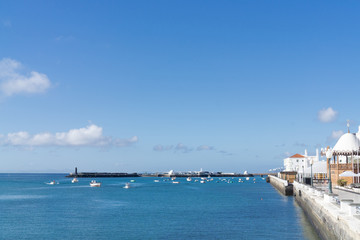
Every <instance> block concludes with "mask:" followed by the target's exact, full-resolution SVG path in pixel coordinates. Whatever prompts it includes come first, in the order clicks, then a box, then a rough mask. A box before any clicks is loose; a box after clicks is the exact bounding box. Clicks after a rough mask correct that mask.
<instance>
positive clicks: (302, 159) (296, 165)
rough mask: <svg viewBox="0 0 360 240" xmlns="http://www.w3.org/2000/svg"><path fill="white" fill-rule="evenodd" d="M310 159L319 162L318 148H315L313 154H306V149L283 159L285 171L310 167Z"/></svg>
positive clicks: (301, 170) (300, 170)
mask: <svg viewBox="0 0 360 240" xmlns="http://www.w3.org/2000/svg"><path fill="white" fill-rule="evenodd" d="M311 161H313V163H316V162H319V150H318V149H316V155H315V156H308V154H307V150H306V149H305V154H304V155H301V154H298V153H297V154H295V155H292V156H291V157H288V158H285V159H284V167H285V170H284V171H285V172H303V171H304V170H305V169H306V168H308V167H310V165H311Z"/></svg>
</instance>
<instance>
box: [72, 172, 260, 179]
mask: <svg viewBox="0 0 360 240" xmlns="http://www.w3.org/2000/svg"><path fill="white" fill-rule="evenodd" d="M264 176H265V175H264ZM66 177H68V178H74V177H76V178H97V177H254V175H253V174H238V173H173V174H168V173H147V174H140V173H107V172H81V173H70V174H69V175H67V176H66Z"/></svg>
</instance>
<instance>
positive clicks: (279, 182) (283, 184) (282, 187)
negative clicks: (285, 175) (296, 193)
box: [269, 175, 293, 196]
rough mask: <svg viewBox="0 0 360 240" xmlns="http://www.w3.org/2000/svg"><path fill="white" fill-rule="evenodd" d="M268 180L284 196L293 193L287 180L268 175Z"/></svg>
mask: <svg viewBox="0 0 360 240" xmlns="http://www.w3.org/2000/svg"><path fill="white" fill-rule="evenodd" d="M269 182H270V184H271V185H272V186H274V187H275V188H276V189H277V190H279V191H280V192H281V193H282V194H284V195H285V196H292V195H293V186H292V184H289V183H288V181H286V180H283V179H281V178H278V177H275V176H271V175H269Z"/></svg>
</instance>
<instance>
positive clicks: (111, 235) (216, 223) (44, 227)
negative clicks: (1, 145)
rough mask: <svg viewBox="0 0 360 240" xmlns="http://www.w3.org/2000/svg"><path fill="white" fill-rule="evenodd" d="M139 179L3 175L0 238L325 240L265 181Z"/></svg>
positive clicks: (295, 208) (0, 177)
mask: <svg viewBox="0 0 360 240" xmlns="http://www.w3.org/2000/svg"><path fill="white" fill-rule="evenodd" d="M133 179H134V180H135V182H134V183H131V188H130V189H124V188H123V186H124V185H125V183H126V182H130V180H131V179H126V178H103V179H97V180H98V181H101V182H102V186H101V187H100V188H91V187H90V186H89V182H90V180H91V179H79V182H78V183H76V184H72V183H71V179H68V178H65V175H63V174H0V183H1V184H0V216H1V217H0V228H1V230H0V238H1V239H267V240H268V239H318V238H317V237H316V234H315V233H314V230H313V229H312V227H311V226H310V224H309V223H308V222H307V221H306V219H305V217H304V214H303V212H302V210H301V209H300V208H299V207H298V206H297V205H296V203H295V202H294V199H293V198H292V197H284V196H282V195H280V194H279V193H278V192H277V191H276V190H275V189H274V188H273V187H272V186H271V185H270V184H267V183H266V182H265V180H264V179H262V178H260V177H257V178H256V183H254V181H253V178H251V179H250V180H249V181H246V180H245V179H244V182H243V183H239V182H238V179H239V178H234V179H233V180H232V181H233V183H227V182H226V181H219V182H218V180H219V179H217V178H214V181H211V182H207V183H204V184H201V183H199V182H194V179H195V178H193V182H187V181H186V179H185V178H184V179H179V178H178V179H176V180H178V181H179V182H180V183H179V184H173V183H171V182H170V181H163V180H164V179H162V178H158V179H159V180H160V182H154V180H155V179H156V178H133ZM227 179H231V178H227ZM51 180H55V181H56V182H58V183H59V184H56V185H47V184H46V182H49V181H51Z"/></svg>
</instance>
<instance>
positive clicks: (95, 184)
mask: <svg viewBox="0 0 360 240" xmlns="http://www.w3.org/2000/svg"><path fill="white" fill-rule="evenodd" d="M100 186H101V183H100V182H97V181H95V180H92V181H91V182H90V187H100Z"/></svg>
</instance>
